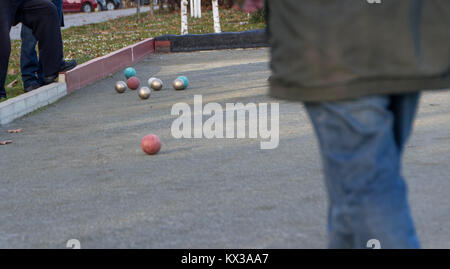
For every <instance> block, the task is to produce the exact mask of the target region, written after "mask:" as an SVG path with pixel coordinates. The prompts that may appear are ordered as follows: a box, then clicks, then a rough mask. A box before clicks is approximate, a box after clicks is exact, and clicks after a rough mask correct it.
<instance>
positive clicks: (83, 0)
mask: <svg viewBox="0 0 450 269" xmlns="http://www.w3.org/2000/svg"><path fill="white" fill-rule="evenodd" d="M96 8H97V1H96V0H63V12H80V11H82V12H92V11H94V10H95V9H96Z"/></svg>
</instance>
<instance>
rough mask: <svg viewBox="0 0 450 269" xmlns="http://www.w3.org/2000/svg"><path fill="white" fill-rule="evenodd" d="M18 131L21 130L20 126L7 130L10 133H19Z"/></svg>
mask: <svg viewBox="0 0 450 269" xmlns="http://www.w3.org/2000/svg"><path fill="white" fill-rule="evenodd" d="M20 132H22V128H19V129H13V130H8V133H10V134H17V133H20Z"/></svg>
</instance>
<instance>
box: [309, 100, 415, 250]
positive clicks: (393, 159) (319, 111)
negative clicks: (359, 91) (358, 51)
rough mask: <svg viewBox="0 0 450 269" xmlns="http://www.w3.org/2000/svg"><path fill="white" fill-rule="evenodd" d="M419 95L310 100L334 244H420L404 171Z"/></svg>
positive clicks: (330, 231) (346, 245)
mask: <svg viewBox="0 0 450 269" xmlns="http://www.w3.org/2000/svg"><path fill="white" fill-rule="evenodd" d="M418 98H419V95H418V94H416V93H414V94H405V95H399V96H395V97H392V96H387V95H386V96H371V97H364V98H360V99H356V100H351V101H343V102H320V103H306V104H305V107H306V110H307V112H308V114H309V116H310V119H311V121H312V123H313V125H314V129H315V132H316V135H317V137H318V140H319V145H320V151H321V155H322V161H323V166H324V173H325V184H326V187H327V192H328V196H329V215H328V231H329V247H330V248H365V247H366V244H367V242H368V241H369V240H370V239H377V240H379V241H380V243H381V247H382V248H419V247H420V244H419V241H418V239H417V236H416V233H415V228H414V224H413V220H412V217H411V213H410V208H409V204H408V201H407V188H406V184H405V181H404V179H403V177H402V175H401V156H402V152H403V146H404V144H405V142H406V140H407V138H408V136H409V134H410V132H411V126H412V124H413V120H414V115H415V112H416V108H417V102H418Z"/></svg>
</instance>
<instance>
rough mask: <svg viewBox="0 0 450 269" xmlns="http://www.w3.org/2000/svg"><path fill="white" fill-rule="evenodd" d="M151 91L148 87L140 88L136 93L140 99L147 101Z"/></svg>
mask: <svg viewBox="0 0 450 269" xmlns="http://www.w3.org/2000/svg"><path fill="white" fill-rule="evenodd" d="M151 92H152V91H151V90H150V89H149V88H148V87H142V88H140V89H139V91H138V95H139V97H140V98H141V99H148V98H149V97H150V94H151Z"/></svg>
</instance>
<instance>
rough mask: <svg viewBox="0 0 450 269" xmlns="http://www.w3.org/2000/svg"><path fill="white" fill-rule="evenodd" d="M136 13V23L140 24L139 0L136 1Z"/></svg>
mask: <svg viewBox="0 0 450 269" xmlns="http://www.w3.org/2000/svg"><path fill="white" fill-rule="evenodd" d="M136 13H137V19H138V22H140V21H141V0H137V3H136Z"/></svg>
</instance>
